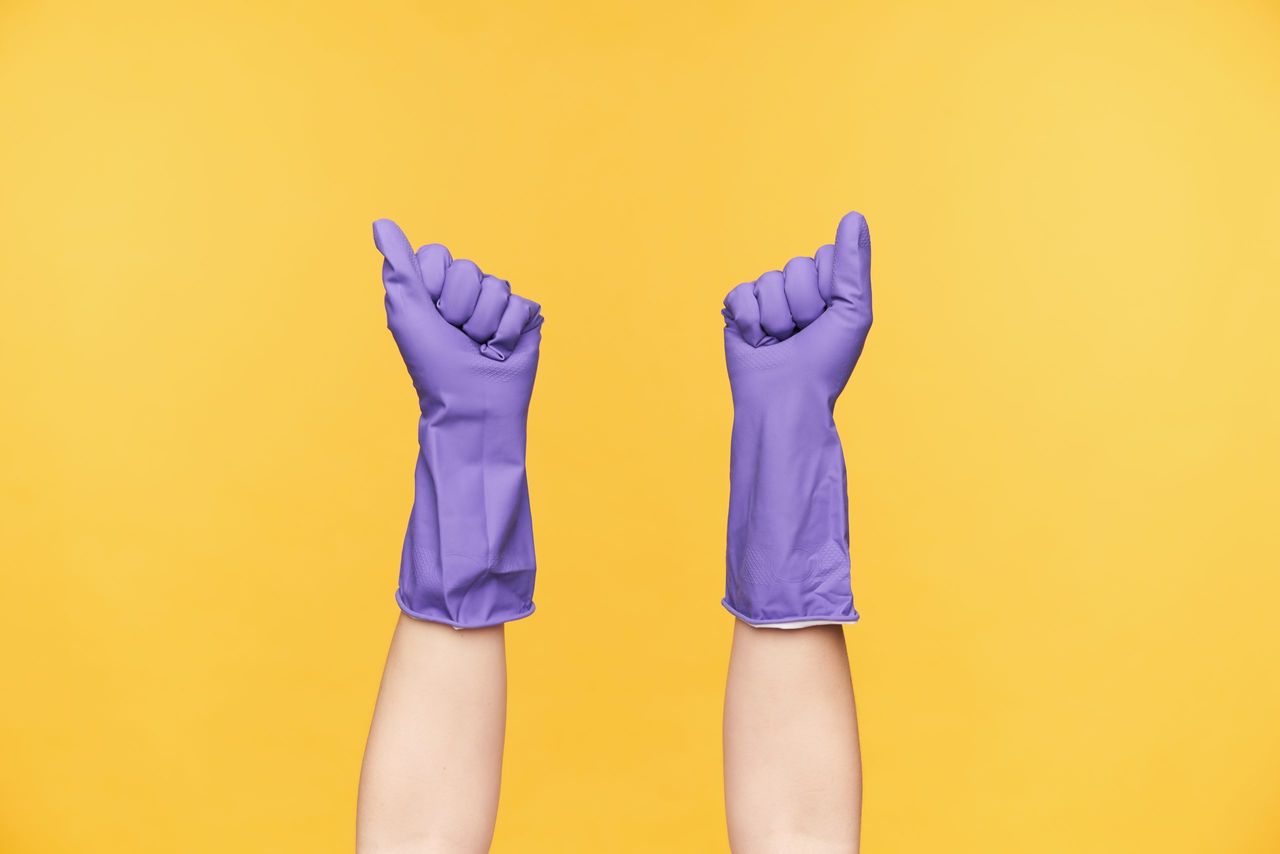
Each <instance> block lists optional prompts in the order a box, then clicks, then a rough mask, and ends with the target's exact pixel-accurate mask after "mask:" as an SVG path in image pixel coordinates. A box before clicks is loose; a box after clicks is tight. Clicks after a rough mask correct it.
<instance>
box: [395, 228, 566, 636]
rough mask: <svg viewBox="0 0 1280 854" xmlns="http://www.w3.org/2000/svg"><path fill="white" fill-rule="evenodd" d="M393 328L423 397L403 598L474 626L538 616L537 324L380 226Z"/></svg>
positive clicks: (471, 271) (467, 272)
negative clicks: (530, 436) (534, 498)
mask: <svg viewBox="0 0 1280 854" xmlns="http://www.w3.org/2000/svg"><path fill="white" fill-rule="evenodd" d="M373 240H374V243H375V244H376V245H377V247H378V251H380V252H381V253H382V255H383V257H384V258H385V259H386V260H385V261H384V263H383V265H382V282H383V284H384V285H385V286H386V292H387V297H386V305H387V326H388V327H389V328H390V329H391V334H392V335H393V336H394V337H395V340H396V345H397V346H398V347H399V348H400V354H401V355H402V356H403V357H404V362H405V365H406V366H407V367H408V368H409V375H410V376H411V377H412V378H413V386H414V388H415V389H417V391H418V402H419V404H420V408H421V411H422V417H421V418H420V419H419V422H418V444H419V448H420V451H419V454H418V465H417V470H416V472H415V475H414V500H413V511H412V512H411V514H410V516H409V529H408V532H407V533H406V535H405V540H404V552H403V554H402V556H401V561H400V587H399V590H397V592H396V601H397V602H399V604H400V608H401V610H403V611H404V612H405V613H406V614H408V615H409V616H410V617H414V618H416V619H420V620H430V621H433V622H438V623H447V624H449V625H451V626H455V627H457V628H477V627H480V626H491V625H497V624H498V623H505V622H507V621H508V620H515V619H519V618H520V617H525V616H528V615H529V614H530V613H532V612H533V580H534V571H535V566H536V562H535V560H534V552H533V522H532V519H531V518H530V513H529V487H528V481H527V480H526V477H525V422H526V418H527V416H528V413H529V397H530V395H531V394H532V393H533V379H534V375H535V373H536V372H537V370H538V346H539V343H540V342H541V340H542V332H541V329H540V327H541V326H542V316H541V314H540V311H539V307H538V305H537V304H536V303H533V302H530V301H529V300H527V299H524V298H523V297H519V296H516V295H515V294H513V293H511V288H510V286H508V284H507V283H506V282H504V281H503V280H501V279H497V278H494V277H493V276H486V275H484V274H483V273H481V272H480V269H479V268H478V267H477V266H476V265H475V264H473V263H472V262H470V261H454V260H453V258H452V256H451V255H450V254H449V250H447V249H445V248H444V247H443V246H440V245H438V244H431V245H429V246H424V247H422V248H421V249H419V250H418V251H417V253H414V251H413V248H412V246H410V244H409V241H408V239H407V238H406V237H405V236H404V232H402V231H401V230H400V227H399V226H397V225H396V224H395V223H394V222H391V221H390V220H386V219H380V220H378V221H377V222H375V223H374V224H373Z"/></svg>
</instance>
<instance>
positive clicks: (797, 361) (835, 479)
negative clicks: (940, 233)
mask: <svg viewBox="0 0 1280 854" xmlns="http://www.w3.org/2000/svg"><path fill="white" fill-rule="evenodd" d="M724 305H725V308H724V312H723V314H724V318H725V329H724V350H725V361H726V362H727V364H728V367H729V383H730V385H731V386H732V389H733V449H732V457H731V462H730V491H729V538H728V548H727V550H726V557H727V563H728V579H727V584H726V590H725V599H724V606H725V607H726V608H727V609H728V610H729V611H731V612H732V613H733V614H735V615H736V616H738V617H740V618H741V619H743V620H744V621H746V622H748V623H751V624H753V625H781V626H784V627H794V625H796V624H800V625H808V624H813V623H846V622H853V621H855V620H857V619H858V612H857V611H855V610H854V607H853V592H852V590H851V585H850V579H849V506H848V494H847V486H846V476H845V467H844V454H843V451H842V449H841V447H840V437H839V436H838V435H837V434H836V425H835V421H834V419H833V417H832V413H833V411H834V408H835V402H836V398H837V397H839V396H840V392H841V391H843V390H844V387H845V384H846V383H847V382H848V381H849V375H850V374H851V373H852V372H853V367H854V365H855V364H857V361H858V356H859V355H860V354H861V353H862V346H863V344H864V342H865V341H866V338H867V332H868V331H869V330H870V328H871V237H870V234H869V233H868V231H867V221H866V220H865V219H864V218H863V216H862V215H861V214H859V213H850V214H848V215H846V216H845V217H844V219H843V220H841V221H840V227H839V229H838V230H837V232H836V242H835V245H834V247H833V246H830V245H828V246H824V247H822V248H821V249H819V250H818V252H817V255H816V256H815V257H814V258H793V259H792V260H791V261H789V262H788V263H787V265H786V268H785V269H784V270H783V271H782V272H778V271H776V270H775V271H773V272H770V273H765V274H764V275H763V276H761V277H760V278H759V279H757V280H756V281H755V282H747V283H745V284H742V285H739V286H738V287H736V288H734V289H733V290H732V291H730V292H729V295H728V296H727V297H725V301H724Z"/></svg>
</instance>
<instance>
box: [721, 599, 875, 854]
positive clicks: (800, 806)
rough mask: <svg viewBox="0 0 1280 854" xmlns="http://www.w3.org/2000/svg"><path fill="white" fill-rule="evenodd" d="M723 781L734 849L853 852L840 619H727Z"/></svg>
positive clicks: (850, 712)
mask: <svg viewBox="0 0 1280 854" xmlns="http://www.w3.org/2000/svg"><path fill="white" fill-rule="evenodd" d="M724 784H725V807H726V813H727V816H728V822H729V843H730V846H731V848H732V849H733V852H734V854H856V852H857V851H858V838H859V830H860V823H861V809H862V763H861V754H860V751H859V747H858V722H857V713H856V711H855V708H854V699H853V685H852V682H851V681H850V675H849V659H848V654H847V653H846V651H845V645H844V633H843V630H842V628H841V627H840V626H814V627H811V628H805V629H792V630H782V629H767V628H765V629H760V628H753V627H751V626H749V625H747V624H746V623H743V622H742V621H740V620H739V621H735V625H734V633H733V651H732V656H731V658H730V663H729V681H728V686H727V688H726V691H725V710H724Z"/></svg>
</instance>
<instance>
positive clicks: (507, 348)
mask: <svg viewBox="0 0 1280 854" xmlns="http://www.w3.org/2000/svg"><path fill="white" fill-rule="evenodd" d="M539 311H540V307H539V306H538V304H537V303H536V302H533V301H531V300H527V299H525V298H524V297H522V296H519V295H517V294H512V295H511V297H510V299H508V300H507V307H506V308H505V309H504V310H503V312H502V319H501V320H499V321H498V329H497V331H496V332H494V334H493V337H492V338H490V339H489V341H488V342H487V343H485V344H482V345H481V346H480V352H481V353H483V354H484V355H486V356H488V357H489V358H490V359H496V360H497V361H499V362H501V361H502V360H504V359H506V358H507V356H510V355H511V351H512V350H514V349H515V348H516V343H517V342H518V341H519V340H520V336H521V334H523V333H524V332H526V331H527V330H530V329H534V328H536V327H537V326H538V325H539V324H541V323H542V316H541V315H540V314H539Z"/></svg>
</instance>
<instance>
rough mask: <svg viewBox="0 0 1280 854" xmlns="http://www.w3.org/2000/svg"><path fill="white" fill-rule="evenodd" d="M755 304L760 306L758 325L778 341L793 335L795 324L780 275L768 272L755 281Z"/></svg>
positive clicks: (779, 273) (775, 271)
mask: <svg viewBox="0 0 1280 854" xmlns="http://www.w3.org/2000/svg"><path fill="white" fill-rule="evenodd" d="M756 302H758V303H759V304H760V325H761V326H762V327H763V328H764V331H765V332H767V333H769V334H770V335H772V336H773V337H774V338H776V339H778V340H779V341H785V340H787V339H788V338H790V337H791V336H792V335H794V334H795V331H796V322H795V319H794V318H793V317H792V316H791V309H790V308H788V307H787V295H786V292H785V291H784V289H783V282H782V273H781V272H779V271H778V270H770V271H769V272H768V273H765V274H764V275H763V276H761V277H760V278H759V279H757V280H756Z"/></svg>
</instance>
